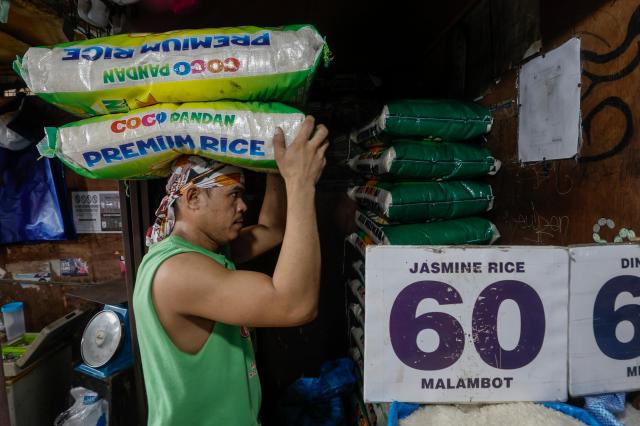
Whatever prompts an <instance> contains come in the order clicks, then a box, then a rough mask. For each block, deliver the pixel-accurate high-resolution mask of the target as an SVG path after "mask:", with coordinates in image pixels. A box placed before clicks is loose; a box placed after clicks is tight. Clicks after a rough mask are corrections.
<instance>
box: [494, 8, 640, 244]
mask: <svg viewBox="0 0 640 426" xmlns="http://www.w3.org/2000/svg"><path fill="white" fill-rule="evenodd" d="M543 3H544V2H543ZM556 3H557V2H556ZM568 3H570V4H572V5H573V8H572V7H571V5H564V6H563V7H564V9H566V12H571V11H574V12H575V13H566V14H564V15H562V14H560V13H558V9H557V8H553V7H551V6H549V7H547V8H544V7H543V8H542V15H541V23H542V26H543V31H542V35H543V38H542V45H543V51H546V50H550V49H552V48H553V47H556V46H559V45H560V44H562V43H563V42H565V41H566V40H568V39H569V38H571V37H573V36H580V37H581V39H582V66H583V73H582V106H581V108H582V122H583V139H584V140H583V144H582V147H581V149H580V150H579V158H577V159H571V160H561V161H548V162H541V163H534V164H526V165H520V164H519V163H518V160H517V126H518V117H517V108H516V105H517V103H516V102H515V100H516V94H517V90H516V73H515V71H513V70H511V71H508V72H507V73H506V74H505V75H503V76H501V79H500V80H499V82H498V83H497V84H493V85H492V86H491V87H490V88H489V90H488V91H487V92H486V94H485V96H484V98H483V99H482V102H483V103H484V104H486V105H488V106H490V107H491V108H492V109H494V116H495V126H494V128H493V130H492V132H491V134H490V137H489V147H490V148H491V150H492V151H493V152H494V153H495V155H496V156H497V157H498V158H500V159H501V160H502V161H503V164H504V167H503V169H502V171H501V172H500V173H499V174H498V175H497V176H496V177H495V178H493V179H491V183H492V184H493V187H494V190H495V193H496V203H495V206H494V210H493V212H492V218H493V220H494V221H495V223H496V225H497V226H498V228H499V229H500V231H501V233H502V240H501V243H502V244H536V245H537V244H557V245H568V244H581V243H592V242H593V241H594V239H593V234H594V225H596V224H597V223H598V221H599V220H601V219H609V220H610V221H608V225H613V228H610V227H609V226H607V225H605V226H601V229H600V231H599V236H600V237H601V238H602V239H604V240H607V241H609V242H611V241H613V238H614V237H615V236H616V235H619V233H620V230H621V229H623V228H626V229H633V230H634V231H636V232H638V233H639V234H640V218H639V215H638V211H639V210H640V197H639V196H638V193H637V188H638V185H639V183H640V149H639V147H638V142H639V141H638V139H639V137H638V132H637V129H638V127H639V125H640V123H639V120H640V97H639V96H638V94H640V68H639V67H638V64H639V63H640V50H639V47H638V43H639V42H640V37H639V36H640V3H639V2H638V1H637V0H618V1H607V2H601V4H600V5H599V6H598V7H597V8H596V10H595V11H593V12H591V13H590V14H586V16H585V17H583V18H581V19H580V20H579V21H578V22H573V21H571V19H574V18H575V16H583V15H584V13H581V12H580V9H581V8H582V7H585V6H584V5H581V3H578V2H573V1H571V2H568ZM589 3H593V2H589ZM590 6H591V5H590ZM563 16H564V18H563ZM545 28H546V29H547V31H545ZM600 223H601V224H602V223H604V221H601V222H600ZM595 230H597V227H596V228H595ZM623 235H624V234H623ZM625 241H627V239H625Z"/></svg>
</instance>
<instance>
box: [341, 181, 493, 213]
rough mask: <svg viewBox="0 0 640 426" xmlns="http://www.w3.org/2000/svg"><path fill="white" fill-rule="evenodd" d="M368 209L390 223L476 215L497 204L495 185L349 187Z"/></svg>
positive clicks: (377, 184) (373, 184)
mask: <svg viewBox="0 0 640 426" xmlns="http://www.w3.org/2000/svg"><path fill="white" fill-rule="evenodd" d="M347 194H348V195H349V197H350V198H351V199H352V200H354V201H356V202H357V203H358V205H360V206H361V207H363V208H364V209H367V210H371V211H372V212H374V213H376V214H377V215H379V216H381V217H382V218H384V219H385V220H386V222H388V223H398V222H399V223H415V222H427V221H433V220H440V219H453V218H456V217H465V216H473V215H476V214H480V213H482V212H485V211H487V210H490V209H491V207H492V206H493V193H492V191H491V185H489V184H486V183H482V182H475V181H454V182H397V183H393V182H378V181H370V182H367V184H366V185H363V186H354V187H351V188H349V190H348V191H347Z"/></svg>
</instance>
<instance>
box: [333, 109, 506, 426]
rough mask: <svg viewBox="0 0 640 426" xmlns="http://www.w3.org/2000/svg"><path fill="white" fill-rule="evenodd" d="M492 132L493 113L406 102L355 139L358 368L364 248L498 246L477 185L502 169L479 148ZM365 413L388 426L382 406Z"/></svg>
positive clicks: (486, 190)
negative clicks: (361, 180)
mask: <svg viewBox="0 0 640 426" xmlns="http://www.w3.org/2000/svg"><path fill="white" fill-rule="evenodd" d="M491 124H492V118H491V115H490V112H489V111H488V110H487V109H486V108H484V107H482V106H480V105H477V104H474V103H469V102H461V101H455V100H405V101H397V102H392V103H388V104H387V105H386V106H385V107H384V108H383V111H382V113H381V114H380V115H379V116H378V117H376V119H375V120H373V121H372V122H371V123H369V124H368V125H367V126H365V127H363V128H362V129H360V130H357V131H355V132H353V133H352V134H351V136H350V139H351V141H352V142H354V143H355V144H356V146H358V147H360V148H361V150H360V151H361V152H360V153H358V154H357V155H355V156H354V157H352V158H350V159H349V161H348V164H349V166H350V167H351V168H352V169H353V170H355V171H356V172H358V173H360V174H361V175H363V177H365V179H368V181H367V182H366V183H364V184H361V185H356V186H353V187H351V188H349V190H348V195H349V197H350V198H351V199H353V200H354V201H355V202H356V203H357V205H358V210H357V212H356V217H355V222H356V225H357V227H358V231H357V232H355V233H353V234H351V235H349V236H348V237H347V238H346V242H347V245H349V246H351V247H353V249H354V250H353V252H354V253H356V256H355V259H356V260H355V262H353V263H352V265H351V268H352V273H351V274H350V278H349V279H348V280H347V288H348V291H347V293H348V295H349V301H348V305H349V306H348V310H349V313H348V315H349V328H350V335H351V342H352V344H351V348H350V351H351V354H352V356H353V357H354V360H355V361H356V362H359V363H360V365H363V362H362V361H363V357H364V347H363V346H364V344H363V342H364V320H363V318H364V310H365V306H364V300H365V298H364V294H365V276H364V257H365V250H366V246H368V245H371V244H378V245H379V244H384V245H418V246H421V245H470V244H473V245H477V244H491V243H493V242H494V241H495V240H497V239H498V238H499V233H498V230H497V229H496V227H495V226H494V225H493V224H492V223H491V222H490V221H489V220H487V219H486V218H483V217H482V216H481V215H482V214H483V213H484V212H486V211H488V210H490V209H491V208H492V206H493V192H492V189H491V186H490V185H489V184H487V183H484V182H482V181H481V180H479V179H482V178H483V177H485V176H488V175H493V174H495V173H497V171H498V170H499V168H500V161H498V160H497V159H495V158H494V157H493V156H492V155H491V153H490V152H489V150H487V149H486V148H485V147H483V146H482V145H481V144H480V141H479V140H480V139H481V137H482V136H483V135H484V134H486V133H488V132H489V130H490V129H491ZM361 395H362V394H360V395H359V396H360V397H361ZM364 406H365V407H370V409H368V410H367V411H374V412H376V415H375V416H371V417H375V418H376V419H377V420H376V421H373V420H372V419H371V417H370V419H369V420H370V423H371V424H378V425H382V424H385V423H384V420H385V418H386V412H387V406H386V405H385V404H364ZM381 419H382V420H381Z"/></svg>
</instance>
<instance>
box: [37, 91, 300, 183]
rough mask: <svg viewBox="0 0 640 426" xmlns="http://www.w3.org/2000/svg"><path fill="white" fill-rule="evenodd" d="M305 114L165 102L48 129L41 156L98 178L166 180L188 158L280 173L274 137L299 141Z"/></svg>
mask: <svg viewBox="0 0 640 426" xmlns="http://www.w3.org/2000/svg"><path fill="white" fill-rule="evenodd" d="M304 118H305V116H304V114H303V113H302V112H300V111H298V110H297V109H295V108H291V107H289V106H286V105H283V104H279V103H258V102H203V103H188V104H182V105H177V104H160V105H154V106H151V107H147V108H142V109H139V110H136V111H132V112H130V113H125V114H114V115H107V116H101V117H93V118H89V119H85V120H80V121H76V122H74V123H69V124H66V125H64V126H62V127H59V128H51V127H48V128H46V129H45V130H46V134H47V138H46V140H45V141H43V142H41V143H40V144H38V150H39V151H40V153H41V154H42V155H44V156H47V157H50V158H51V157H54V156H56V157H58V158H59V159H60V160H62V161H63V162H64V163H65V164H66V165H67V166H69V167H70V168H71V169H73V170H74V171H75V172H76V173H78V174H80V175H82V176H85V177H89V178H94V179H135V178H151V177H165V176H167V175H168V174H169V169H170V166H171V162H172V161H173V160H175V159H176V158H177V157H179V156H180V155H182V154H188V155H198V156H201V157H205V158H209V159H213V160H217V161H220V162H222V163H227V164H233V165H236V166H239V167H244V168H248V169H252V170H258V171H276V170H277V166H276V162H275V159H274V151H273V136H274V134H275V131H276V127H280V128H282V130H283V131H284V135H285V141H286V143H287V144H289V143H291V142H293V139H294V138H295V136H296V135H297V133H298V130H299V129H300V126H301V125H302V122H303V121H304Z"/></svg>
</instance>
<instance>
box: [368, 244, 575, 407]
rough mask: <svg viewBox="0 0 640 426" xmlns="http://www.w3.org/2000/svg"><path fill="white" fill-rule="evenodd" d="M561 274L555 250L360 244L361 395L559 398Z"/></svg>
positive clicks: (563, 380) (565, 271) (563, 253)
mask: <svg viewBox="0 0 640 426" xmlns="http://www.w3.org/2000/svg"><path fill="white" fill-rule="evenodd" d="M568 275H569V265H568V252H567V250H566V249H561V248H554V247H551V248H540V247H491V248H489V247H477V248H462V247H446V248H438V247H406V246H405V247H401V246H369V247H367V257H366V288H367V292H366V296H365V297H366V300H365V304H366V310H365V322H366V327H365V355H364V357H365V373H364V375H365V377H364V396H365V399H366V400H367V401H375V402H377V401H384V402H387V401H393V400H398V401H406V402H497V401H538V400H546V401H550V400H564V399H566V395H567V362H566V359H567V324H568V317H567V308H568V281H569V277H568Z"/></svg>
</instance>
